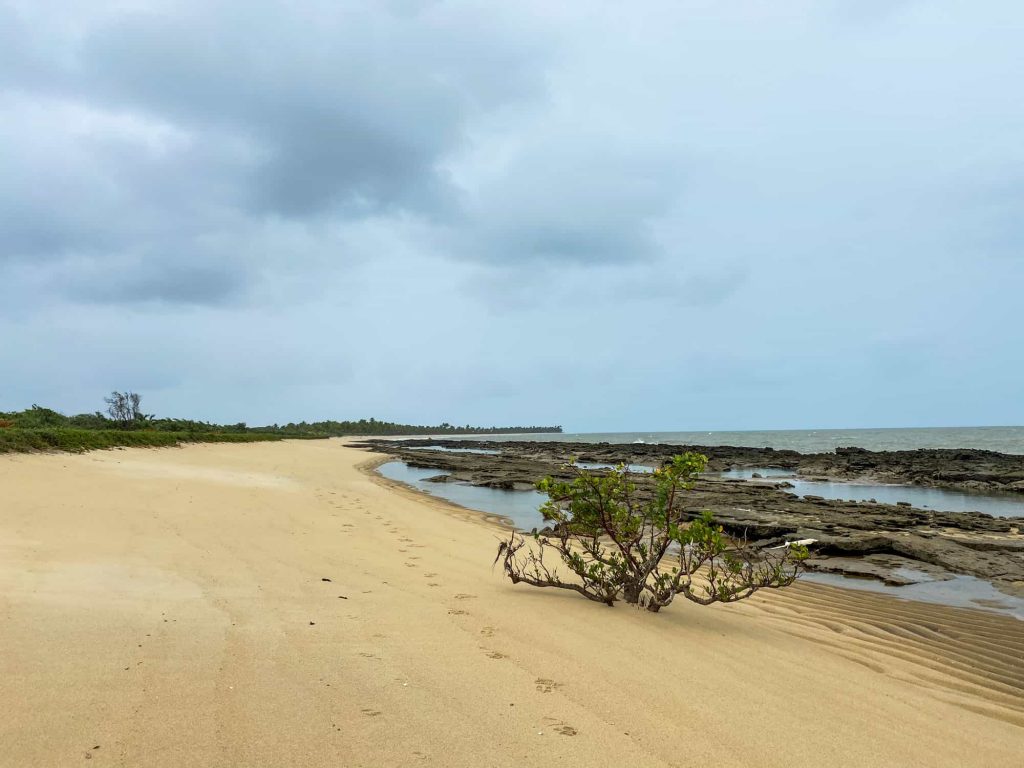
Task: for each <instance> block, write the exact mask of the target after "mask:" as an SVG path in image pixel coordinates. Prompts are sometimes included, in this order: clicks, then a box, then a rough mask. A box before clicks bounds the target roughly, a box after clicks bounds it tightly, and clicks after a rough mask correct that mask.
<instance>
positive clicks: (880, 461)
mask: <svg viewBox="0 0 1024 768" xmlns="http://www.w3.org/2000/svg"><path fill="white" fill-rule="evenodd" d="M361 445H362V446H363V447H365V448H367V449H369V450H372V451H375V452H378V453H387V454H390V455H392V456H395V457H396V458H398V459H400V460H402V461H404V462H406V463H407V464H409V465H411V466H415V467H425V468H433V469H437V470H438V471H439V476H438V477H436V478H433V479H435V480H437V481H438V482H461V483H468V484H471V485H477V486H486V487H491V488H502V489H507V490H522V489H526V488H531V487H533V484H534V483H535V482H536V481H537V480H538V479H540V478H542V477H544V476H546V475H554V476H556V477H568V476H569V475H570V472H569V471H568V470H567V469H566V468H565V466H564V465H565V462H566V461H568V460H569V459H570V458H575V459H576V460H578V461H581V462H594V463H604V464H617V463H619V462H623V463H627V464H639V465H646V466H651V467H656V466H660V465H661V464H662V462H664V461H665V460H667V459H668V458H669V457H671V456H672V455H674V454H677V453H681V452H684V451H687V450H692V451H696V452H699V453H703V454H704V455H706V456H707V457H708V459H709V465H708V470H709V472H722V471H725V470H729V469H736V468H778V469H786V470H790V471H792V472H793V473H794V474H796V475H799V476H800V477H801V478H803V479H833V480H835V479H839V480H845V481H862V482H880V483H900V484H908V485H919V486H930V487H939V488H950V489H959V490H969V491H985V492H993V491H995V492H1001V493H1004V494H1009V493H1013V494H1017V493H1019V494H1021V496H1020V499H1021V508H1022V510H1024V456H1015V455H1008V454H1001V453H994V452H991V451H981V450H972V449H965V450H918V451H878V452H876V451H866V450H862V449H859V448H840V449H838V450H837V451H836V452H835V453H818V454H801V453H797V452H796V451H789V450H772V449H770V448H741V447H732V446H679V445H653V444H623V445H619V444H610V443H596V444H595V443H563V442H527V441H509V442H499V441H485V440H429V441H427V440H422V439H420V440H367V441H365V442H363V443H361ZM425 446H432V447H434V448H440V449H443V448H462V449H466V448H482V449H489V450H497V451H500V453H499V454H484V453H452V452H447V451H444V450H431V449H424V447H425ZM440 473H444V474H440ZM634 479H635V482H636V484H637V487H638V490H639V491H640V492H643V491H644V489H645V488H648V487H649V486H650V482H651V481H650V478H649V477H645V476H644V475H643V474H636V475H634ZM788 487H790V485H789V483H787V482H786V481H785V480H772V479H770V478H769V479H757V480H738V479H729V478H722V477H715V476H713V475H710V474H709V475H706V476H703V477H702V478H701V479H700V480H699V481H698V482H697V484H696V487H695V488H694V490H693V491H692V492H691V493H690V496H689V503H688V504H687V507H686V510H687V512H688V513H689V514H691V515H694V516H696V515H697V514H699V512H700V511H701V510H704V509H708V510H711V512H712V513H714V515H715V518H716V519H717V520H718V521H719V522H720V523H721V524H722V525H723V527H725V529H726V530H727V531H728V532H729V533H731V534H733V535H738V536H746V537H747V538H748V539H749V540H751V541H754V542H757V543H758V544H761V545H764V546H771V545H775V544H779V543H782V542H783V541H785V540H787V539H805V538H810V539H816V540H817V543H816V544H815V545H813V546H812V548H811V549H812V557H811V559H810V560H809V562H808V567H809V569H811V570H816V571H820V572H828V573H840V574H844V575H849V576H861V577H868V578H877V579H880V580H882V581H885V582H886V583H889V584H907V583H913V582H915V581H922V580H929V579H936V578H940V579H941V578H949V577H951V576H953V575H956V574H966V575H970V576H976V577H979V578H982V579H986V580H988V581H990V582H991V583H992V584H993V585H994V586H996V587H997V588H998V589H1000V590H1002V591H1003V592H1006V593H1007V594H1012V595H1016V596H1018V597H1024V533H1022V532H1024V517H993V516H991V515H988V514H985V513H982V512H942V511H937V510H933V509H919V508H916V507H912V506H908V505H906V504H881V503H877V502H870V501H867V502H865V501H860V502H857V501H844V500H828V499H823V498H820V497H815V496H804V497H802V498H801V497H798V496H795V495H793V494H792V493H787V492H786V491H787V488H788Z"/></svg>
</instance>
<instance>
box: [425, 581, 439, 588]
mask: <svg viewBox="0 0 1024 768" xmlns="http://www.w3.org/2000/svg"><path fill="white" fill-rule="evenodd" d="M427 586H428V587H440V586H441V585H440V584H438V583H437V582H436V581H428V582H427Z"/></svg>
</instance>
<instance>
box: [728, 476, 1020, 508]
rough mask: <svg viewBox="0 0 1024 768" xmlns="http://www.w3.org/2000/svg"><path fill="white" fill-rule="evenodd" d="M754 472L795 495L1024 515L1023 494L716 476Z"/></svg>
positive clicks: (777, 477)
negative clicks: (787, 485) (787, 484)
mask: <svg viewBox="0 0 1024 768" xmlns="http://www.w3.org/2000/svg"><path fill="white" fill-rule="evenodd" d="M755 474H759V475H761V476H762V477H764V478H772V479H774V480H779V479H785V480H786V481H788V482H790V483H792V484H793V487H792V488H789V489H786V491H787V493H792V494H794V495H796V496H821V497H822V498H826V499H844V500H849V501H870V500H872V499H874V500H875V501H877V502H879V503H881V504H896V503H897V502H900V501H905V502H908V503H909V504H911V505H913V506H915V507H919V508H921V509H933V510H936V511H938V512H984V513H986V514H989V515H992V516H993V517H1024V497H1021V496H1017V495H1010V494H1004V495H999V494H985V493H969V492H966V491H954V490H949V489H946V488H927V487H923V486H918V485H879V484H869V483H843V482H820V481H817V480H801V479H800V478H799V477H797V476H796V475H794V474H793V471H792V470H788V469H778V468H773V467H763V468H760V469H759V468H756V467H755V468H745V469H730V470H728V471H727V472H719V473H718V477H726V478H735V479H742V480H750V479H753V475H755Z"/></svg>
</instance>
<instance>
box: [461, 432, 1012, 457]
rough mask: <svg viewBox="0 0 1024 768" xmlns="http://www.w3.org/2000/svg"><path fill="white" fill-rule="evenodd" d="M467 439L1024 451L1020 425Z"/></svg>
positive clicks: (481, 437) (813, 449)
mask: <svg viewBox="0 0 1024 768" xmlns="http://www.w3.org/2000/svg"><path fill="white" fill-rule="evenodd" d="M457 437H462V438H464V439H470V440H496V441H522V440H536V441H540V442H562V443H566V442H570V443H637V442H644V443H656V444H662V443H667V444H675V445H734V446H739V447H744V448H776V449H779V450H782V449H786V450H793V451H799V452H800V453H828V452H831V451H834V450H835V449H836V448H850V447H856V448H866V449H867V450H869V451H912V450H916V449H918V448H980V449H982V450H986V451H998V452H1000V453H1018V454H1024V427H927V428H894V429H780V430H768V431H759V432H757V431H750V432H577V433H564V432H563V433H544V434H517V435H462V436H448V435H445V436H444V438H445V439H446V440H448V439H457Z"/></svg>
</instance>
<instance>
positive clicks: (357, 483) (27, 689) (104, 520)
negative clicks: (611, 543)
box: [0, 440, 1024, 768]
mask: <svg viewBox="0 0 1024 768" xmlns="http://www.w3.org/2000/svg"><path fill="white" fill-rule="evenodd" d="M373 459H374V457H373V456H371V455H369V454H367V453H364V452H362V451H357V450H355V449H352V448H348V447H346V446H345V444H344V442H342V441H339V440H330V441H326V440H322V441H288V442H283V443H261V444H251V445H194V446H187V447H184V448H180V449H149V450H147V449H129V450H119V451H99V452H93V453H88V454H83V455H57V454H52V455H11V456H3V457H0V488H2V493H0V702H2V703H3V704H2V712H3V717H0V745H2V749H0V766H10V768H33V767H35V766H39V767H40V768H43V767H46V768H51V767H52V766H69V765H78V764H81V763H82V761H85V760H88V761H89V762H88V765H90V766H102V765H111V766H132V767H133V768H135V767H143V766H175V768H178V767H180V766H190V765H191V766H303V767H304V768H313V767H315V766H367V767H370V766H405V765H421V764H422V765H442V766H535V765H536V766H548V765H559V766H600V765H635V766H694V765H714V766H762V765H764V766H775V765H778V766H783V765H785V766H840V765H841V766H929V767H934V766H986V767H990V768H991V767H994V766H1008V767H1009V766H1013V767H1014V768H1019V767H1020V766H1021V765H1024V622H1019V621H1015V620H1013V619H1010V618H1005V617H1002V616H997V615H992V614H987V613H984V612H981V611H973V610H964V609H954V608H945V607H940V606H932V605H924V604H918V603H909V602H902V601H898V600H895V599H891V598H888V597H885V596H880V595H869V594H866V593H857V592H851V591H846V590H837V589H833V588H829V587H825V586H820V585H813V584H798V585H797V586H795V587H793V588H791V589H789V590H783V591H772V592H767V593H761V594H758V595H757V596H755V597H754V598H753V599H751V600H749V601H746V602H744V603H741V604H736V605H727V606H712V607H709V608H702V607H700V606H696V605H692V604H684V603H681V602H680V603H676V604H674V605H672V606H671V607H670V608H668V609H666V610H665V611H663V612H662V613H660V614H657V615H651V614H647V613H644V612H636V611H634V610H632V609H630V608H628V607H626V606H624V605H621V606H618V607H616V608H607V607H604V606H601V605H598V604H595V603H591V602H588V601H586V600H584V599H581V598H579V597H578V596H576V595H573V594H569V593H565V594H560V593H552V592H549V591H544V590H537V589H532V588H530V587H527V586H523V585H519V586H513V585H511V584H510V583H508V582H507V581H505V580H504V579H503V577H502V576H501V574H500V572H499V571H498V570H494V571H492V569H491V562H492V560H493V559H494V553H495V550H496V547H497V543H498V541H499V538H500V537H501V535H502V529H501V528H500V527H499V526H498V525H497V524H496V523H495V522H493V521H488V520H486V519H484V518H483V517H482V516H481V515H478V514H475V513H471V512H468V511H464V510H459V509H457V508H454V507H452V506H450V505H447V504H445V503H443V502H441V501H438V500H433V499H430V498H426V497H424V496H422V495H419V494H417V493H415V492H414V491H411V490H408V489H405V488H401V487H396V486H394V485H392V484H389V483H388V482H386V481H384V480H382V479H380V478H376V477H374V476H373V475H372V473H370V472H368V471H367V469H366V465H367V464H368V463H369V462H371V461H372V460H373Z"/></svg>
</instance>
